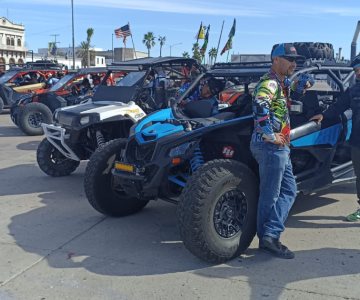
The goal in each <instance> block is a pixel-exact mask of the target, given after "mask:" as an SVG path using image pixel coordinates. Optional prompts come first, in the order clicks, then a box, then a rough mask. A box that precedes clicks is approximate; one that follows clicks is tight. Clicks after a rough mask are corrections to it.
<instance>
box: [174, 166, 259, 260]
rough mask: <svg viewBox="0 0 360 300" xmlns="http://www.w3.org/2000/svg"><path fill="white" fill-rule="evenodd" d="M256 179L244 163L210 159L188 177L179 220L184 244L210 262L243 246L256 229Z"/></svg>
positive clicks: (247, 244) (250, 238) (179, 210)
mask: <svg viewBox="0 0 360 300" xmlns="http://www.w3.org/2000/svg"><path fill="white" fill-rule="evenodd" d="M257 202H258V180H257V177H256V176H255V175H254V173H253V172H252V171H251V170H250V169H249V168H248V167H247V166H246V165H244V164H242V163H240V162H237V161H232V160H225V159H221V160H213V161H210V162H208V163H206V164H205V165H203V166H202V167H200V168H199V169H198V170H197V171H196V172H195V173H194V174H193V175H192V176H191V177H190V178H189V180H188V182H187V183H186V186H185V188H184V190H183V192H182V194H181V196H180V201H179V206H178V223H179V229H180V236H181V238H182V240H183V242H184V245H185V247H186V248H187V249H188V250H189V251H190V252H191V253H193V254H194V255H195V256H197V257H199V258H200V259H202V260H205V261H207V262H210V263H222V262H225V261H227V260H229V259H232V258H234V257H236V256H238V255H239V254H240V253H241V252H243V251H244V250H246V249H247V248H248V247H249V245H250V243H251V241H252V240H253V238H254V236H255V233H256V215H257Z"/></svg>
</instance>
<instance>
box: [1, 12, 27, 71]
mask: <svg viewBox="0 0 360 300" xmlns="http://www.w3.org/2000/svg"><path fill="white" fill-rule="evenodd" d="M25 56H26V48H25V26H23V25H20V24H15V23H12V22H11V21H9V20H8V19H6V18H5V17H0V70H1V71H4V70H5V69H8V67H9V65H13V64H23V63H24V62H25Z"/></svg>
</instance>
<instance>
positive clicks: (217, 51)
mask: <svg viewBox="0 0 360 300" xmlns="http://www.w3.org/2000/svg"><path fill="white" fill-rule="evenodd" d="M224 23H225V20H223V23H222V26H221V31H220V36H219V41H218V45H217V49H216V56H215V60H214V64H215V63H216V59H217V55H218V53H219V47H220V40H221V36H222V32H223V29H224Z"/></svg>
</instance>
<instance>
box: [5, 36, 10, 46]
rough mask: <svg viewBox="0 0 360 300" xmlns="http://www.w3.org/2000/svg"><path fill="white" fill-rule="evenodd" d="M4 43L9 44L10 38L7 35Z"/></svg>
mask: <svg viewBox="0 0 360 300" xmlns="http://www.w3.org/2000/svg"><path fill="white" fill-rule="evenodd" d="M6 45H8V46H10V38H9V37H7V38H6Z"/></svg>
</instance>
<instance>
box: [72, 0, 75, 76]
mask: <svg viewBox="0 0 360 300" xmlns="http://www.w3.org/2000/svg"><path fill="white" fill-rule="evenodd" d="M71 27H72V53H73V69H74V70H75V35H74V0H71Z"/></svg>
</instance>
